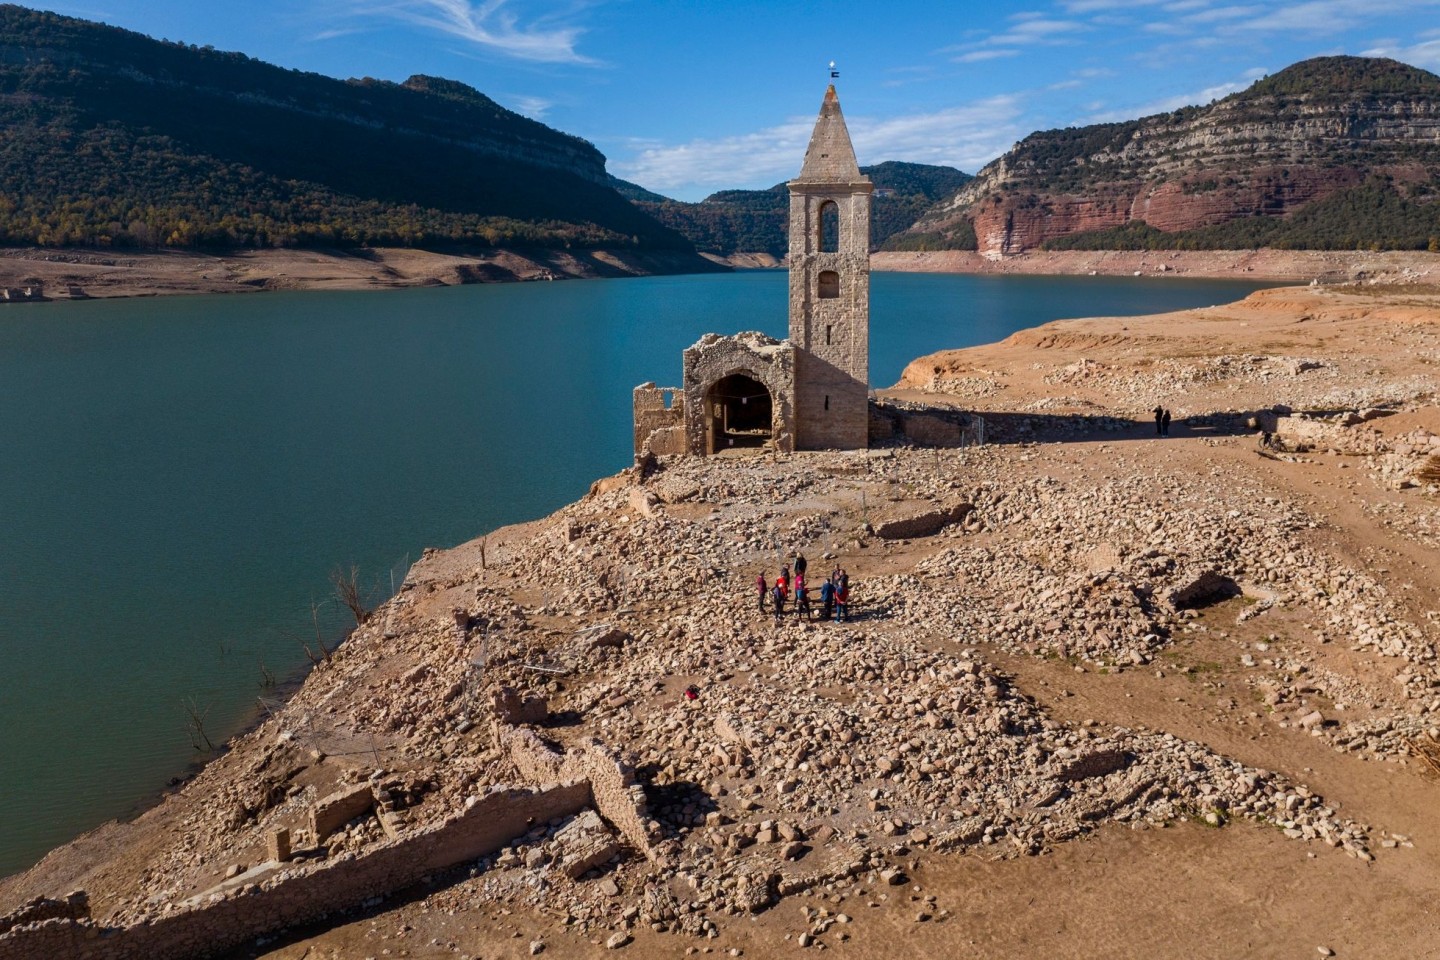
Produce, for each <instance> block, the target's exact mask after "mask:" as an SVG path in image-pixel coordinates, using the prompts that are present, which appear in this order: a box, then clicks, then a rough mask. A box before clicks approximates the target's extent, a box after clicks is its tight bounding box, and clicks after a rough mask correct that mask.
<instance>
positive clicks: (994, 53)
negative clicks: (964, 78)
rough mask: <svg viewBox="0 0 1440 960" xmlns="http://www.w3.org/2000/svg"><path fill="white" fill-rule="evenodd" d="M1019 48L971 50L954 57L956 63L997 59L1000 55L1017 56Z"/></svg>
mask: <svg viewBox="0 0 1440 960" xmlns="http://www.w3.org/2000/svg"><path fill="white" fill-rule="evenodd" d="M1019 55H1020V51H1019V50H993V49H992V50H971V51H970V52H969V53H962V54H960V56H958V57H956V58H955V62H956V63H980V62H982V61H984V60H999V59H1001V58H1002V57H1018V56H1019Z"/></svg>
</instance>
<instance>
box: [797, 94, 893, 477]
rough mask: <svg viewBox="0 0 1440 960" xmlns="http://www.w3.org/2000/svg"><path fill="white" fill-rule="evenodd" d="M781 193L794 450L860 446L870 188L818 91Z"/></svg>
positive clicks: (865, 435)
mask: <svg viewBox="0 0 1440 960" xmlns="http://www.w3.org/2000/svg"><path fill="white" fill-rule="evenodd" d="M789 187H790V342H791V343H792V344H794V347H795V447H796V449H799V450H834V449H839V450H861V449H864V448H865V447H867V446H869V415H870V413H869V397H870V192H871V191H872V190H873V189H874V184H872V183H871V182H870V178H869V177H865V176H861V174H860V167H859V165H858V164H857V163H856V162H855V148H854V147H852V146H851V144H850V132H849V131H848V130H847V129H846V128H845V117H844V116H843V115H842V114H841V113H840V99H839V97H837V96H836V95H835V85H834V84H831V85H830V88H829V89H828V90H826V91H825V101H824V103H822V104H821V105H820V117H819V119H818V120H816V121H815V132H814V133H812V134H811V135H810V147H809V149H808V150H806V151H805V163H804V165H803V166H802V167H801V168H800V176H798V177H796V178H795V179H794V180H791V181H790V183H789Z"/></svg>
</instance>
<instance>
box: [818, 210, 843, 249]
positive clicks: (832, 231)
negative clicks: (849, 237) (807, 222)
mask: <svg viewBox="0 0 1440 960" xmlns="http://www.w3.org/2000/svg"><path fill="white" fill-rule="evenodd" d="M819 221H820V222H819V223H818V224H817V226H818V227H819V235H818V236H817V237H816V238H815V239H816V241H817V242H816V244H815V249H816V250H818V251H819V252H820V253H839V252H840V206H839V204H837V203H836V202H835V201H834V200H826V201H825V202H823V203H821V204H820V218H819Z"/></svg>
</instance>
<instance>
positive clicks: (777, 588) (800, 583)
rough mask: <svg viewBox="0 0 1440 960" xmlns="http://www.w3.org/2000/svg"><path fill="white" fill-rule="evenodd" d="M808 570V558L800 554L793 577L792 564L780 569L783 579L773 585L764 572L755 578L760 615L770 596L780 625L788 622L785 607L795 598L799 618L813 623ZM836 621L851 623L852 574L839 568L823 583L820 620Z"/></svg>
mask: <svg viewBox="0 0 1440 960" xmlns="http://www.w3.org/2000/svg"><path fill="white" fill-rule="evenodd" d="M806 568H807V563H806V561H805V554H803V553H797V554H796V555H795V574H794V576H793V577H792V576H791V574H790V564H788V563H787V564H784V565H782V566H781V567H780V575H779V576H778V577H776V578H775V583H774V584H773V585H772V584H771V583H770V581H769V580H767V579H766V577H765V574H764V573H763V572H762V573H760V574H759V575H758V576H757V577H756V578H755V589H756V593H757V595H758V599H759V603H760V612H761V613H764V612H765V598H766V597H767V596H768V597H769V598H770V603H771V605H772V606H773V607H774V611H775V622H776V623H780V622H781V621H782V620H783V619H784V618H785V605H786V604H787V603H789V602H790V598H791V596H792V594H793V596H794V599H795V608H794V609H795V616H797V617H804V618H805V619H806V620H813V619H814V617H815V611H814V609H813V608H812V606H811V603H810V586H809V584H808V583H806V582H805V570H806ZM832 617H833V618H834V619H835V622H836V623H843V622H844V621H846V620H848V619H850V574H849V573H847V572H845V570H843V569H841V568H840V567H836V568H835V569H834V571H832V572H831V574H830V576H829V577H827V578H826V579H825V580H822V581H821V583H820V619H821V620H829V619H831V618H832Z"/></svg>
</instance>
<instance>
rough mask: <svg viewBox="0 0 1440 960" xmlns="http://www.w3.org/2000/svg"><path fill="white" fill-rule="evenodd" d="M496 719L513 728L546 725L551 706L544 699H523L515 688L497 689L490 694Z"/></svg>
mask: <svg viewBox="0 0 1440 960" xmlns="http://www.w3.org/2000/svg"><path fill="white" fill-rule="evenodd" d="M490 706H491V709H492V710H493V711H494V715H495V719H496V720H498V721H500V722H501V723H508V724H511V725H512V726H513V725H515V724H519V723H544V722H545V718H546V717H548V716H550V706H549V704H548V703H547V702H546V700H545V698H544V697H521V696H520V694H519V693H518V692H517V691H516V690H515V689H514V688H513V687H497V688H496V689H495V690H494V691H493V692H492V693H491V694H490Z"/></svg>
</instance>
